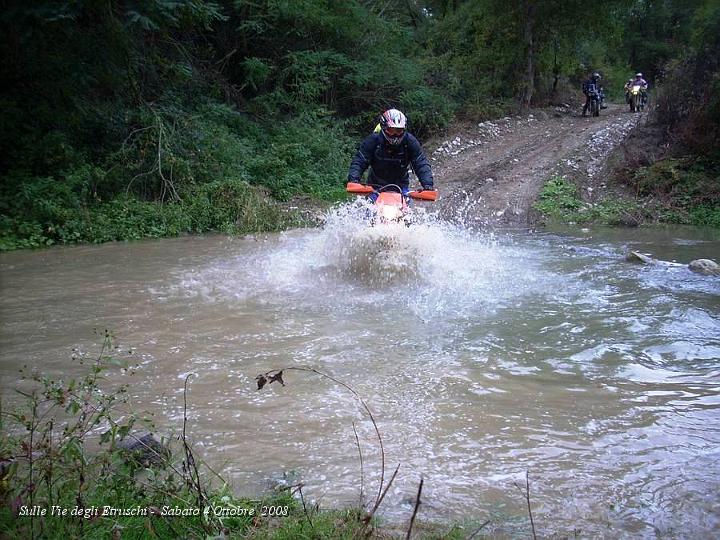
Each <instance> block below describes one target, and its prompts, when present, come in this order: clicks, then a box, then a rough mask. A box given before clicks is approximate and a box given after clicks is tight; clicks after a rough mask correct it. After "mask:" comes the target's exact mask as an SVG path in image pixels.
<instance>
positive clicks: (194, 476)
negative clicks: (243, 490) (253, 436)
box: [182, 373, 206, 514]
mask: <svg viewBox="0 0 720 540" xmlns="http://www.w3.org/2000/svg"><path fill="white" fill-rule="evenodd" d="M192 376H193V374H192V373H190V374H189V375H188V376H187V377H185V386H184V389H183V430H182V442H183V450H184V451H185V464H186V466H187V474H188V476H189V477H190V480H189V484H190V485H191V486H192V487H193V489H195V490H196V491H197V504H198V507H199V509H200V514H202V513H203V508H204V506H205V499H206V497H205V492H204V491H203V488H202V485H201V484H200V473H199V472H198V468H197V464H196V463H195V456H194V455H193V453H192V450H191V449H190V445H189V444H188V442H187V384H188V380H190V377H192Z"/></svg>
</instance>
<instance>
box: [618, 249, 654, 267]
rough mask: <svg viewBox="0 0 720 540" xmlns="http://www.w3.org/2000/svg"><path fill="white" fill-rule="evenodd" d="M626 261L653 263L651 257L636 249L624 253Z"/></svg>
mask: <svg viewBox="0 0 720 540" xmlns="http://www.w3.org/2000/svg"><path fill="white" fill-rule="evenodd" d="M625 260H626V261H627V262H633V263H642V264H653V260H652V257H648V256H647V255H643V254H642V253H638V252H637V251H630V252H628V254H627V255H625Z"/></svg>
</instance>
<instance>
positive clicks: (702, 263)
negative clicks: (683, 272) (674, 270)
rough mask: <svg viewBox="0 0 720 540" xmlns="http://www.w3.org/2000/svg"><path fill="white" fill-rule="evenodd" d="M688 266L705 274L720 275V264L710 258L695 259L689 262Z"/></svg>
mask: <svg viewBox="0 0 720 540" xmlns="http://www.w3.org/2000/svg"><path fill="white" fill-rule="evenodd" d="M688 268H689V269H690V270H692V271H693V272H697V273H698V274H702V275H704V276H720V265H718V263H716V262H715V261H712V260H710V259H695V260H694V261H691V262H690V264H688Z"/></svg>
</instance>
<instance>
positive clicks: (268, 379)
mask: <svg viewBox="0 0 720 540" xmlns="http://www.w3.org/2000/svg"><path fill="white" fill-rule="evenodd" d="M290 370H295V371H307V372H309V373H315V374H316V375H320V376H321V377H324V378H326V379H329V380H331V381H333V382H334V383H336V384H339V385H340V386H342V387H343V388H345V389H346V390H348V391H349V392H350V393H351V394H352V395H353V396H355V398H356V399H357V400H358V401H359V402H360V404H361V405H362V407H363V409H365V412H366V413H367V415H368V417H369V418H370V422H372V425H373V428H374V429H375V435H376V436H377V440H378V446H379V448H380V485H379V486H378V492H377V495H376V497H375V502H374V504H373V506H372V509H371V510H370V511H369V512H368V513H367V514H366V516H365V518H364V519H363V522H364V523H365V526H368V525H369V524H370V522H371V521H372V518H373V516H374V515H375V512H376V511H377V509H378V508H379V507H380V504H381V503H382V501H383V499H384V498H385V495H386V494H387V492H388V490H389V489H390V486H391V485H392V483H393V480H395V476H396V475H397V472H398V470H399V469H400V465H399V464H398V466H397V468H396V469H395V472H394V473H393V474H392V477H391V478H390V480H389V481H388V483H387V485H386V484H385V446H384V445H383V440H382V435H380V429H379V428H378V425H377V422H376V421H375V417H374V416H373V413H372V411H371V410H370V407H368V404H367V403H366V402H365V400H364V399H363V398H362V397H361V396H360V394H358V393H357V391H356V390H355V389H354V388H353V387H352V386H350V385H349V384H347V383H345V382H343V381H341V380H338V379H336V378H335V377H333V376H331V375H328V374H327V373H323V372H321V371H318V370H317V369H314V368H309V367H298V366H291V367H286V368H282V369H271V370H270V371H266V372H265V373H261V374H260V375H258V376H257V377H255V381H256V382H257V389H258V390H262V389H263V388H264V387H265V386H266V385H270V384H272V383H274V382H278V383H280V385H281V386H285V381H284V380H283V372H284V371H290ZM354 429H355V427H354V425H353V430H354ZM355 436H356V442H357V445H358V450H360V443H359V440H358V439H357V433H356V434H355ZM360 467H361V472H360V474H361V477H362V476H363V475H364V471H363V470H362V468H363V460H362V452H360ZM361 504H362V492H361Z"/></svg>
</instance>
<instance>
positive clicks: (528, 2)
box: [520, 0, 535, 111]
mask: <svg viewBox="0 0 720 540" xmlns="http://www.w3.org/2000/svg"><path fill="white" fill-rule="evenodd" d="M522 11H523V15H524V19H525V20H524V22H525V26H524V29H523V44H524V46H525V81H524V86H523V90H522V93H521V95H520V110H521V111H527V110H528V109H529V108H530V102H531V101H532V97H533V92H534V91H535V47H534V42H533V25H534V23H535V6H534V3H533V0H523V2H522Z"/></svg>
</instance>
